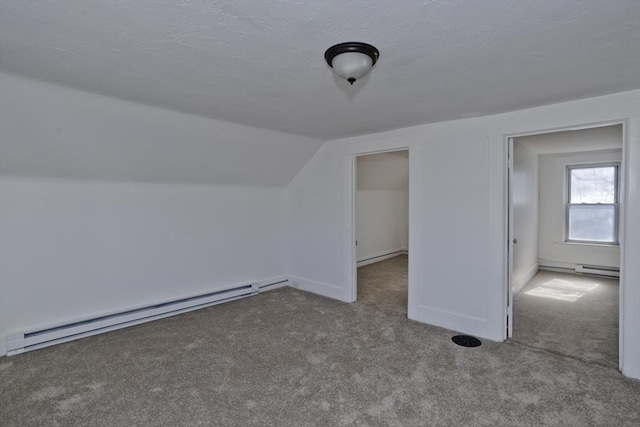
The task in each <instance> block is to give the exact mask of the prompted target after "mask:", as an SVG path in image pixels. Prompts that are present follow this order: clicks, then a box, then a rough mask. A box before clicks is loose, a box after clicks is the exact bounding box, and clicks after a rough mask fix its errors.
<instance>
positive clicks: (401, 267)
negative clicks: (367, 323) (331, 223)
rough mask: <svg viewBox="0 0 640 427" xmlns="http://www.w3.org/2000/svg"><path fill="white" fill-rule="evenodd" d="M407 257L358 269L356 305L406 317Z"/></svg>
mask: <svg viewBox="0 0 640 427" xmlns="http://www.w3.org/2000/svg"><path fill="white" fill-rule="evenodd" d="M408 263H409V257H408V256H407V255H400V256H397V257H394V258H389V259H387V260H384V261H380V262H376V263H374V264H369V265H365V266H364V267H358V303H359V304H364V305H368V306H371V307H375V308H376V309H377V310H380V311H383V312H385V313H390V314H392V313H393V314H399V315H402V316H405V317H406V315H407V286H408V275H407V273H408Z"/></svg>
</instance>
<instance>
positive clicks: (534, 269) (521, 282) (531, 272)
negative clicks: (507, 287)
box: [513, 263, 540, 295]
mask: <svg viewBox="0 0 640 427" xmlns="http://www.w3.org/2000/svg"><path fill="white" fill-rule="evenodd" d="M539 270H540V264H537V263H536V264H533V265H532V266H531V267H530V268H529V269H528V270H527V271H526V272H525V273H524V274H521V275H520V277H518V278H517V279H515V280H514V281H513V295H518V293H519V292H520V291H521V290H522V288H524V287H525V285H526V284H527V283H529V282H530V281H531V279H533V278H534V277H535V275H536V274H537V273H538V271H539Z"/></svg>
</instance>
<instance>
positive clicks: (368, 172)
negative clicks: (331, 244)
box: [355, 150, 409, 316]
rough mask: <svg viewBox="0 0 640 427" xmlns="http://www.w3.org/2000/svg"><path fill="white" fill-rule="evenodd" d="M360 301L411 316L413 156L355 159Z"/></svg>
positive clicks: (406, 153) (388, 154) (403, 152)
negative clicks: (410, 229)
mask: <svg viewBox="0 0 640 427" xmlns="http://www.w3.org/2000/svg"><path fill="white" fill-rule="evenodd" d="M355 166H356V173H355V178H356V179H355V232H356V269H357V274H356V283H355V286H356V288H357V291H356V299H357V301H358V302H359V303H360V304H363V305H366V306H369V307H373V308H375V309H376V310H379V311H382V312H386V313H390V314H399V315H402V316H406V315H407V304H408V250H409V151H408V150H399V151H391V152H384V153H375V154H365V155H359V156H356V160H355Z"/></svg>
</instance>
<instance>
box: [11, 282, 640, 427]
mask: <svg viewBox="0 0 640 427" xmlns="http://www.w3.org/2000/svg"><path fill="white" fill-rule="evenodd" d="M452 335H453V332H451V331H448V330H445V329H441V328H437V327H432V326H428V325H424V324H420V323H416V322H412V321H409V320H407V319H404V318H403V317H402V316H398V315H395V314H389V313H384V312H381V311H379V310H375V309H373V308H372V307H370V306H368V305H366V304H357V303H356V304H345V303H341V302H337V301H333V300H329V299H326V298H323V297H320V296H317V295H313V294H309V293H305V292H301V291H299V290H295V289H292V288H283V289H278V290H273V291H270V292H266V293H264V294H260V295H258V296H255V297H251V298H247V299H243V300H239V301H234V302H230V303H227V304H222V305H218V306H214V307H210V308H207V309H202V310H198V311H194V312H191V313H187V314H183V315H180V316H175V317H172V318H167V319H163V320H159V321H155V322H150V323H147V324H143V325H138V326H135V327H131V328H127V329H123V330H119V331H114V332H110V333H107V334H103V335H98V336H95V337H90V338H85V339H81V340H78V341H74V342H70V343H66V344H61V345H57V346H54V347H49V348H46V349H42V350H38V351H33V352H29V353H24V354H21V355H18V356H12V357H8V358H2V359H0V375H1V379H2V381H1V382H0V403H1V405H0V420H1V423H2V425H3V426H51V425H58V426H191V425H193V426H196V425H201V426H209V425H211V426H251V425H255V426H316V425H319V426H341V425H357V426H367V425H370V426H425V425H429V426H541V425H555V426H595V425H597V426H623V425H626V426H632V425H634V426H636V425H640V381H635V380H631V379H628V378H625V377H623V376H622V375H621V374H620V373H619V372H617V371H616V370H615V369H612V368H609V367H605V366H601V365H598V364H594V363H588V362H585V361H582V360H578V359H576V358H571V357H565V356H562V355H557V354H553V353H550V352H547V351H541V350H538V349H534V348H530V347H527V346H523V345H521V344H518V343H515V342H507V343H494V342H488V341H486V342H484V343H483V345H482V346H481V347H477V348H471V349H469V348H463V347H458V346H456V345H455V344H453V343H452V342H451V336H452Z"/></svg>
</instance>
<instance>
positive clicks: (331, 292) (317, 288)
mask: <svg viewBox="0 0 640 427" xmlns="http://www.w3.org/2000/svg"><path fill="white" fill-rule="evenodd" d="M289 286H291V287H292V288H296V289H300V290H302V291H307V292H311V293H314V294H318V295H322V296H324V297H327V298H333V299H337V300H339V301H346V300H345V296H344V294H345V292H344V289H342V288H340V287H338V286H335V285H330V284H328V283H322V282H316V281H314V280H308V279H303V278H302V277H297V276H289Z"/></svg>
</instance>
